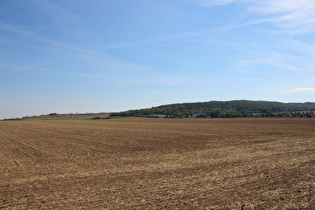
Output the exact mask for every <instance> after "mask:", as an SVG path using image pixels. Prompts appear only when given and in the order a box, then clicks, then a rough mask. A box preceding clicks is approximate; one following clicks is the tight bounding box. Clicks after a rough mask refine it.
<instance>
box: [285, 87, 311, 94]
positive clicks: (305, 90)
mask: <svg viewBox="0 0 315 210" xmlns="http://www.w3.org/2000/svg"><path fill="white" fill-rule="evenodd" d="M309 91H315V88H296V89H293V90H289V91H288V92H289V93H296V92H309Z"/></svg>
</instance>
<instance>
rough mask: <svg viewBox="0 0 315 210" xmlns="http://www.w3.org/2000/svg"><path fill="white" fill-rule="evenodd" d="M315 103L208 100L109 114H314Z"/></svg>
mask: <svg viewBox="0 0 315 210" xmlns="http://www.w3.org/2000/svg"><path fill="white" fill-rule="evenodd" d="M314 111H315V103H312V102H306V103H281V102H270V101H248V100H235V101H209V102H198V103H179V104H170V105H162V106H157V107H152V108H148V109H139V110H129V111H124V112H119V113H112V114H111V116H122V117H124V116H140V117H158V116H159V115H164V116H165V117H170V118H177V117H179V118H182V117H212V118H218V117H227V118H230V117H257V116H259V117H282V116H291V117H314V113H313V112H314Z"/></svg>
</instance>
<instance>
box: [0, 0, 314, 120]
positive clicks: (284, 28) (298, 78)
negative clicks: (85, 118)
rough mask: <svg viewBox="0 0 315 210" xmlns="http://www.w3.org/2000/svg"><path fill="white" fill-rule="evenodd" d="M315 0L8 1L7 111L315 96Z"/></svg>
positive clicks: (3, 78)
mask: <svg viewBox="0 0 315 210" xmlns="http://www.w3.org/2000/svg"><path fill="white" fill-rule="evenodd" d="M314 81H315V1H313V0H300V1H295V0H265V1H254V0H172V1H169V0H150V1H141V0H129V1H125V0H115V1H110V0H95V1H87V0H54V1H52V0H30V1H19V0H2V1H0V119H3V118H15V117H22V116H27V115H28V116H31V115H40V114H48V113H53V112H56V113H75V112H79V113H86V112H112V111H123V110H128V109H140V108H147V107H152V106H158V105H163V104H171V103H182V102H203V101H213V100H221V101H228V100H241V99H246V100H266V101H279V102H308V101H311V102H314V101H315V85H314V84H315V82H314Z"/></svg>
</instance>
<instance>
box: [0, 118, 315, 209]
mask: <svg viewBox="0 0 315 210" xmlns="http://www.w3.org/2000/svg"><path fill="white" fill-rule="evenodd" d="M0 134H1V135H0V208H4V209H6V208H16V209H38V208H44V209H49V208H53V209H58V208H63V209H80V208H83V209H95V208H105V209H160V208H169V209H174V208H178V209H222V208H226V209H231V208H235V209H242V208H243V209H252V208H257V209H270V208H275V209H296V208H302V209H303V208H305V209H306V208H309V209H312V208H315V198H314V196H315V169H314V166H315V119H140V118H125V119H115V120H101V121H56V120H50V121H49V120H45V121H44V120H42V121H10V122H4V121H2V122H0Z"/></svg>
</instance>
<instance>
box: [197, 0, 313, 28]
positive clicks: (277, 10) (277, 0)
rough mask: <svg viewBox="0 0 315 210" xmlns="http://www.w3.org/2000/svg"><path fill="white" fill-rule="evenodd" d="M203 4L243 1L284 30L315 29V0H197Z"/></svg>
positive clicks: (253, 11)
mask: <svg viewBox="0 0 315 210" xmlns="http://www.w3.org/2000/svg"><path fill="white" fill-rule="evenodd" d="M195 2H197V3H199V4H200V5H202V6H208V7H209V6H214V5H225V4H230V3H235V2H238V3H242V4H244V5H245V6H246V7H247V8H248V11H249V12H251V13H254V14H256V15H259V16H261V18H262V19H264V20H265V21H266V22H271V23H274V24H275V25H277V26H278V27H279V28H281V30H283V32H286V33H291V34H304V33H308V32H312V31H315V1H314V0H299V1H296V0H265V1H254V0H222V1H220V0H195Z"/></svg>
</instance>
